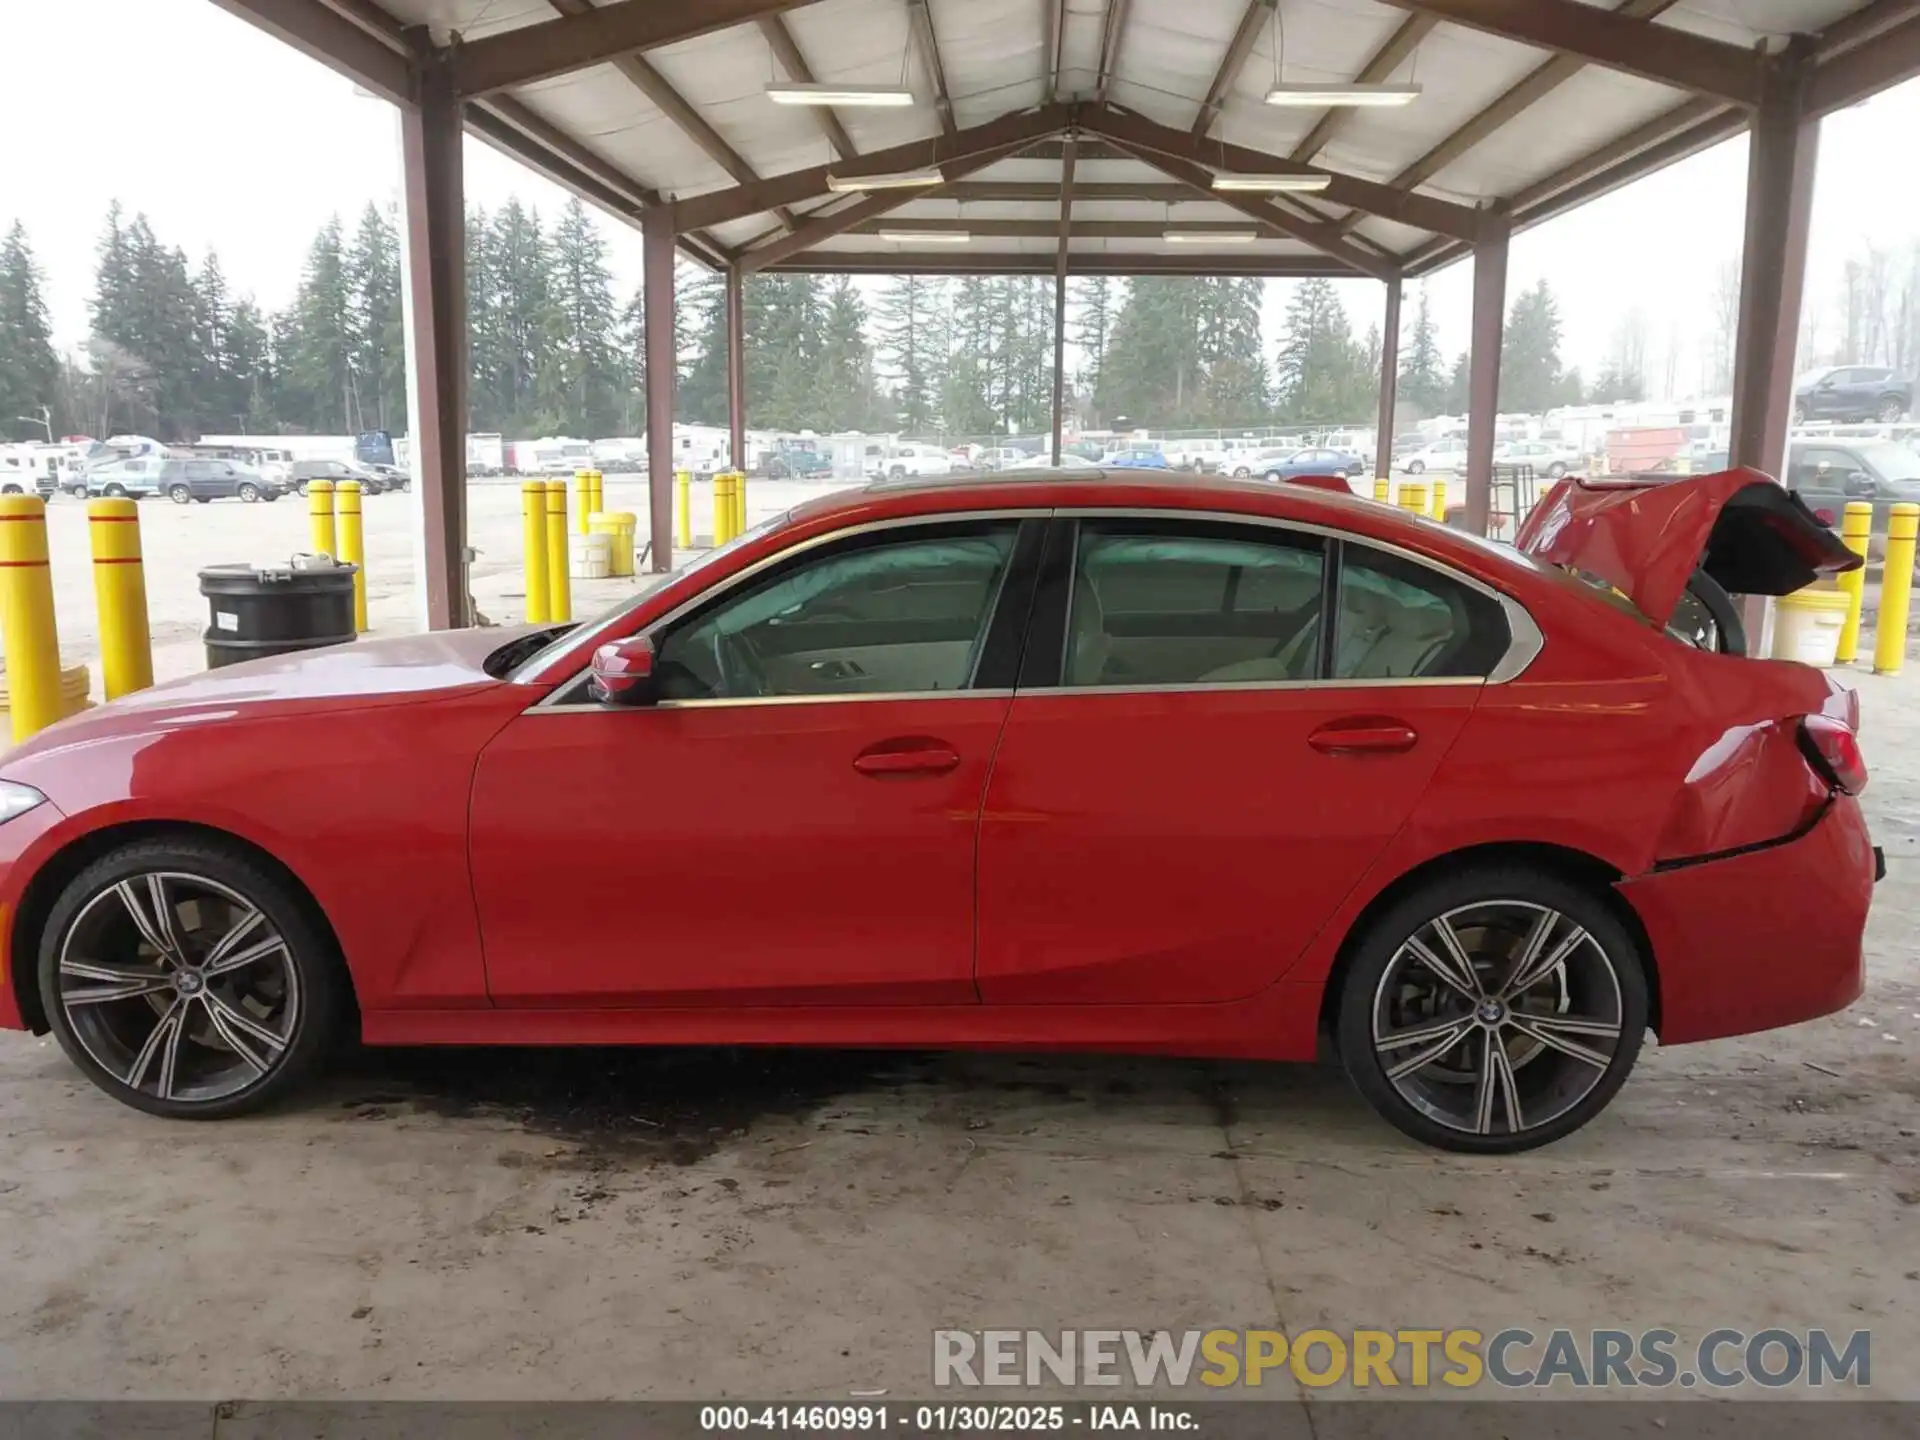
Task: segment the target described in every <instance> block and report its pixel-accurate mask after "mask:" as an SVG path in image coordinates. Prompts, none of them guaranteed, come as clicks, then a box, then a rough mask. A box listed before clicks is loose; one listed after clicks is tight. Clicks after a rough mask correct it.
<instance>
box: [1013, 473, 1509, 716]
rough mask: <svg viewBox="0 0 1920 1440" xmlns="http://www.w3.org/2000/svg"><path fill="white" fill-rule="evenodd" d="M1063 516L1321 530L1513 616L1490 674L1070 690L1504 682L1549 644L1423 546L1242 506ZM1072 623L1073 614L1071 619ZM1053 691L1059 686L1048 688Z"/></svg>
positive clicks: (1491, 593)
mask: <svg viewBox="0 0 1920 1440" xmlns="http://www.w3.org/2000/svg"><path fill="white" fill-rule="evenodd" d="M1053 513H1054V518H1055V519H1057V520H1085V519H1119V520H1195V519H1199V520H1211V521H1215V522H1226V523H1229V524H1240V525H1264V526H1267V527H1268V528H1270V529H1275V530H1289V531H1292V532H1294V533H1296V534H1300V535H1318V536H1321V537H1323V538H1326V539H1331V540H1338V541H1340V542H1341V543H1343V544H1347V545H1358V546H1361V547H1363V548H1365V549H1369V550H1380V551H1384V552H1386V553H1387V554H1389V555H1397V556H1399V557H1400V558H1401V559H1403V560H1406V561H1409V562H1411V563H1412V564H1415V565H1421V566H1424V567H1426V568H1427V569H1429V570H1432V571H1435V572H1437V573H1438V574H1441V575H1444V576H1446V577H1447V578H1448V579H1449V580H1453V581H1455V582H1457V583H1459V584H1461V585H1464V586H1466V587H1467V588H1468V589H1469V590H1475V591H1478V592H1479V593H1480V594H1482V595H1484V596H1486V597H1487V598H1488V599H1489V600H1491V601H1493V603H1494V604H1496V605H1498V606H1499V607H1500V609H1501V612H1502V613H1503V614H1504V615H1505V616H1506V617H1507V636H1508V638H1507V649H1506V653H1505V654H1503V655H1502V656H1501V657H1500V658H1499V660H1497V661H1495V662H1494V666H1493V668H1492V669H1491V670H1489V671H1488V672H1487V674H1486V676H1485V678H1484V679H1483V678H1481V677H1478V676H1472V675H1440V676H1432V677H1419V676H1408V677H1406V678H1404V679H1395V680H1386V681H1380V680H1285V681H1278V680H1275V681H1255V682H1250V683H1246V684H1236V683H1231V682H1230V683H1227V684H1224V685H1205V686H1202V685H1158V686H1150V685H1149V686H1126V687H1122V686H1118V685H1100V686H1094V685H1069V686H1061V687H1058V688H1059V689H1061V690H1064V691H1066V692H1067V693H1070V694H1084V693H1085V692H1087V691H1089V690H1096V689H1097V690H1100V691H1103V692H1105V693H1107V694H1118V693H1123V692H1124V691H1127V690H1136V689H1137V690H1198V689H1205V690H1254V689H1269V690H1270V689H1292V688H1295V687H1300V686H1309V685H1311V686H1323V687H1326V686H1339V687H1342V688H1345V687H1349V686H1357V687H1365V688H1369V689H1374V688H1378V687H1379V686H1381V685H1382V684H1391V685H1422V684H1425V685H1431V684H1435V683H1446V684H1465V685H1504V684H1506V683H1507V682H1508V681H1509V680H1513V679H1516V678H1518V677H1519V675H1520V674H1521V673H1522V672H1524V671H1525V670H1526V668H1527V667H1528V666H1529V665H1531V664H1532V663H1533V662H1534V660H1535V659H1536V658H1537V657H1538V656H1539V654H1540V652H1541V650H1542V649H1544V648H1545V646H1546V636H1544V635H1543V634H1541V632H1540V627H1539V625H1538V624H1536V623H1535V621H1534V618H1533V616H1532V615H1530V614H1529V613H1528V612H1527V608H1526V607H1525V606H1524V605H1522V604H1521V603H1520V602H1519V601H1518V600H1516V599H1514V598H1513V597H1512V596H1511V595H1508V594H1506V593H1505V592H1504V591H1501V590H1496V589H1495V588H1494V587H1493V586H1491V585H1489V584H1487V583H1486V582H1485V581H1484V580H1480V579H1477V578H1476V577H1474V576H1472V575H1468V574H1465V573H1463V572H1461V571H1459V570H1456V569H1455V568H1454V567H1453V566H1451V565H1449V564H1447V563H1446V562H1445V561H1444V560H1436V559H1434V558H1433V557H1432V556H1431V555H1422V554H1421V553H1420V552H1419V551H1417V550H1409V549H1408V548H1407V547H1406V546H1404V545H1396V544H1394V543H1393V542H1392V541H1390V540H1375V539H1372V538H1370V537H1368V536H1365V535H1356V534H1354V533H1353V532H1352V531H1351V530H1340V529H1336V528H1335V527H1333V526H1331V525H1316V524H1314V523H1313V522H1311V521H1308V520H1283V519H1281V518H1279V517H1278V516H1274V515H1248V514H1245V513H1244V512H1241V511H1237V510H1188V509H1164V508H1157V507H1152V508H1142V507H1128V506H1059V507H1057V508H1056V509H1055V510H1054V512H1053ZM1069 623H1071V619H1069ZM1048 688H1049V690H1051V689H1052V688H1053V687H1048ZM1020 693H1021V694H1022V695H1035V694H1040V693H1042V692H1041V691H1039V690H1022V691H1021V692H1020Z"/></svg>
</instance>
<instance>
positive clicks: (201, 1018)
mask: <svg viewBox="0 0 1920 1440" xmlns="http://www.w3.org/2000/svg"><path fill="white" fill-rule="evenodd" d="M57 977H58V978H57V985H58V991H57V993H58V998H59V1003H60V1006H61V1009H62V1012H63V1014H64V1016H65V1019H66V1022H67V1025H68V1027H69V1028H70V1029H71V1030H72V1033H73V1036H74V1038H75V1039H76V1040H77V1041H78V1042H79V1044H80V1046H81V1047H82V1048H83V1049H84V1050H85V1051H86V1053H87V1055H88V1056H89V1057H90V1058H91V1059H92V1060H93V1061H94V1062H95V1063H96V1064H97V1065H99V1066H100V1067H101V1068H102V1069H103V1070H105V1071H106V1072H107V1073H108V1074H110V1075H112V1076H113V1077H114V1078H116V1079H117V1080H119V1081H120V1082H121V1083H122V1084H123V1085H125V1086H127V1087H128V1088H129V1089H131V1090H134V1091H138V1092H140V1093H142V1094H145V1095H149V1096H152V1097H153V1098H155V1099H158V1100H162V1101H173V1102H193V1101H217V1100H227V1099H231V1098H232V1097H234V1096H238V1095H241V1094H243V1093H244V1092H246V1091H248V1090H250V1089H253V1088H254V1087H256V1086H258V1085H260V1084H262V1083H263V1082H264V1081H265V1080H266V1079H267V1078H268V1077H269V1076H271V1075H272V1074H273V1073H274V1072H275V1070H276V1069H278V1068H279V1066H280V1064H281V1061H282V1060H283V1059H284V1058H285V1056H286V1054H287V1051H288V1048H289V1046H290V1045H291V1044H292V1042H293V1038H294V1034H295V1029H296V1026H297V1025H298V1024H299V1020H300V1007H301V983H300V973H299V970H298V968H297V967H296V965H295V963H294V957H293V953H292V951H291V950H290V949H289V947H288V944H287V941H286V939H285V938H284V937H283V936H282V935H281V933H280V931H279V930H278V928H276V926H275V925H274V923H273V922H272V921H271V920H270V919H268V917H267V915H266V913H265V911H263V910H262V909H261V908H260V907H259V906H257V905H255V904H254V903H253V902H252V901H250V900H248V899H247V898H246V897H245V896H243V895H241V894H240V893H239V892H238V891H236V890H234V889H232V888H230V887H228V886H226V885H223V884H221V883H220V882H219V881H217V880H213V879H210V878H209V877H207V876H204V875H196V874H191V873H188V872H185V871H173V870H152V871H147V872H144V873H141V874H137V875H133V876H130V877H128V878H126V879H123V880H120V881H117V882H116V883H114V884H112V885H109V886H108V887H107V888H105V889H104V890H102V891H101V892H100V893H99V894H98V895H96V896H94V897H93V898H92V899H91V900H89V901H88V902H87V903H86V905H85V906H83V907H82V908H81V910H80V911H79V913H78V914H76V915H75V916H74V919H73V923H72V924H71V925H70V926H68V928H67V932H66V935H65V936H64V937H63V938H62V940H61V943H60V951H59V957H58V962H57Z"/></svg>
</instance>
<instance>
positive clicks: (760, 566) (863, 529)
mask: <svg viewBox="0 0 1920 1440" xmlns="http://www.w3.org/2000/svg"><path fill="white" fill-rule="evenodd" d="M1052 514H1053V508H1052V507H1051V506H1036V507H1032V508H1028V509H1018V508H1008V507H1005V506H999V507H996V508H994V509H992V510H954V511H936V512H934V513H931V514H927V515H896V516H894V517H893V518H891V519H888V520H868V521H864V522H863V523H861V524H859V525H848V526H845V527H843V528H841V529H839V530H829V531H827V532H826V533H824V534H821V535H816V536H814V537H813V538H812V539H811V540H803V541H801V542H800V543H799V544H798V545H793V546H789V547H787V548H786V549H784V550H777V551H775V552H774V553H773V554H771V555H767V556H763V557H762V558H761V559H758V560H756V561H754V562H753V564H751V565H749V566H747V567H746V569H744V570H741V571H739V572H738V573H737V574H733V575H729V576H728V577H727V578H726V579H725V580H723V581H721V582H720V583H719V584H718V585H713V586H710V587H708V588H707V589H705V590H702V591H701V592H700V593H699V594H698V595H692V596H689V597H688V598H687V599H686V600H684V601H682V602H681V603H680V604H678V605H676V606H674V608H673V609H671V610H669V611H668V612H667V613H666V614H664V615H662V616H660V617H659V618H658V619H657V620H654V621H653V622H651V623H650V624H648V625H647V626H646V627H645V628H644V629H641V630H636V631H635V632H634V634H636V635H649V636H650V635H653V634H655V633H656V632H658V631H660V630H664V629H666V628H667V627H668V626H670V625H672V624H673V623H674V622H675V621H676V620H679V619H680V618H681V617H682V616H684V615H686V614H688V613H689V612H691V611H694V610H697V609H699V608H700V607H701V606H702V605H705V604H706V603H707V602H708V601H710V600H714V599H717V598H719V597H721V596H724V595H725V594H726V593H727V592H728V591H730V590H733V589H735V588H736V587H738V586H740V585H743V584H745V583H746V582H747V581H749V580H751V579H752V578H753V577H754V576H756V575H758V574H759V573H760V572H761V571H763V570H767V569H770V568H771V567H772V566H775V565H779V564H782V563H784V562H785V561H787V560H791V559H792V558H793V557H794V556H796V555H804V554H806V553H807V552H808V551H809V550H817V549H819V548H820V547H821V546H822V545H829V544H832V543H833V542H835V541H838V540H848V539H851V538H853V537H854V536H856V535H867V534H871V533H873V532H875V531H879V530H898V529H902V528H904V527H906V526H909V525H952V524H966V523H968V522H970V521H975V520H1013V521H1022V520H1044V519H1047V518H1049V517H1050V516H1051V515H1052ZM1016 538H1017V537H1016ZM1009 560H1011V556H1009ZM1000 584H1001V586H1002V587H1004V586H1005V584H1006V576H1005V575H1004V574H1003V575H1002V576H1001V577H1000ZM1000 594H1001V591H1000V589H998V588H996V589H995V591H994V597H993V603H994V606H995V607H996V608H997V607H998V605H999V603H1000ZM635 603H636V604H638V603H641V602H640V601H639V600H636V602H635ZM989 618H991V616H989ZM978 663H979V657H978V656H976V657H975V666H976V668H977V667H978ZM592 665H593V657H592V656H591V655H589V656H587V658H586V661H585V663H583V664H582V665H581V667H580V668H579V669H578V670H576V671H574V673H573V674H571V675H569V676H568V677H567V678H566V679H564V680H560V681H556V682H555V684H554V687H553V689H552V690H551V691H549V692H548V693H547V694H546V695H545V696H543V697H542V698H541V699H539V700H537V701H535V702H534V704H532V705H531V706H529V707H528V708H527V710H526V712H525V713H526V714H529V715H531V714H535V713H538V712H541V711H560V712H563V713H564V712H567V711H573V710H627V709H636V708H638V709H647V710H663V709H667V708H669V707H677V706H683V705H769V704H787V703H791V702H794V701H806V702H817V701H821V700H829V701H846V700H869V699H872V700H881V699H890V700H898V699H901V698H903V697H905V696H911V697H913V698H915V699H921V700H925V699H930V698H933V697H935V696H941V695H987V694H993V693H995V692H992V691H986V690H925V691H921V690H908V691H904V692H896V693H887V694H884V695H883V694H879V693H875V694H873V695H751V696H748V695H743V696H739V697H737V698H732V699H727V698H721V699H712V700H667V701H661V702H660V703H658V704H656V705H647V706H638V707H636V706H627V705H592V704H583V703H581V702H580V701H577V700H568V699H562V698H561V697H562V696H564V695H565V694H566V693H567V692H568V691H569V690H571V689H573V688H574V687H575V686H576V685H578V684H579V683H580V682H581V680H582V679H584V678H585V676H586V673H587V671H588V669H590V668H591V667H592ZM1008 693H1009V694H1011V693H1012V692H1011V691H1009V692H1008Z"/></svg>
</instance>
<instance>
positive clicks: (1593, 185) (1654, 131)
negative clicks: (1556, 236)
mask: <svg viewBox="0 0 1920 1440" xmlns="http://www.w3.org/2000/svg"><path fill="white" fill-rule="evenodd" d="M1703 108H1704V109H1705V111H1706V112H1707V113H1706V115H1705V116H1704V118H1702V117H1700V110H1701V109H1703ZM1683 111H1684V112H1686V114H1685V115H1682V114H1681V112H1683ZM1689 117H1692V118H1691V123H1689V124H1686V125H1685V126H1683V127H1682V128H1680V129H1678V130H1672V128H1671V126H1672V121H1673V120H1674V119H1677V118H1679V119H1684V118H1689ZM1746 125H1747V112H1746V111H1744V110H1738V109H1733V108H1728V109H1723V110H1717V109H1715V107H1714V104H1713V102H1712V101H1689V102H1688V103H1687V104H1685V105H1682V106H1680V107H1678V109H1676V110H1674V111H1670V112H1668V114H1667V115H1665V116H1660V117H1656V119H1655V120H1654V121H1652V122H1649V123H1648V124H1647V125H1644V126H1642V127H1640V129H1639V130H1637V131H1635V132H1634V135H1635V136H1636V137H1638V138H1641V139H1644V138H1646V136H1648V135H1659V136H1661V137H1662V138H1659V139H1657V140H1654V141H1653V142H1652V143H1649V144H1642V145H1633V146H1629V145H1627V144H1625V143H1624V141H1622V140H1616V141H1613V142H1611V143H1609V144H1607V145H1605V146H1602V147H1601V148H1600V150H1598V151H1596V152H1594V154H1593V155H1589V156H1585V157H1583V158H1582V159H1580V160H1577V161H1575V162H1574V163H1573V164H1572V165H1569V166H1566V167H1564V168H1562V169H1560V170H1558V171H1555V172H1554V173H1553V174H1552V175H1549V176H1547V177H1546V178H1545V179H1543V180H1538V181H1535V182H1534V183H1533V184H1532V185H1529V186H1527V187H1526V188H1525V189H1524V190H1521V191H1519V192H1517V193H1516V194H1515V195H1513V196H1512V197H1511V198H1510V199H1509V200H1508V201H1507V203H1508V204H1510V205H1512V206H1514V207H1515V208H1514V210H1513V213H1512V221H1513V227H1514V229H1516V230H1523V229H1530V228H1532V227H1533V226H1535V225H1538V224H1540V223H1541V222H1542V221H1545V220H1551V219H1553V217H1554V216H1556V215H1564V214H1565V213H1566V212H1567V211H1569V210H1572V209H1575V208H1577V207H1578V206H1581V205H1584V204H1586V203H1587V202H1588V201H1589V200H1595V199H1598V198H1599V197H1600V196H1602V195H1605V194H1608V193H1610V192H1611V191H1614V190H1618V189H1619V188H1620V187H1621V186H1623V185H1630V184H1632V183H1633V182H1634V181H1635V180H1640V179H1644V178H1645V177H1646V176H1648V175H1651V174H1653V173H1654V171H1656V170H1662V169H1665V168H1666V167H1667V166H1668V165H1672V164H1674V163H1675V162H1676V161H1680V160H1684V159H1686V158H1687V157H1688V156H1690V155H1697V154H1699V153H1700V152H1701V151H1702V150H1708V149H1711V148H1712V147H1713V146H1715V145H1718V144H1719V143H1720V142H1721V141H1723V140H1728V139H1731V138H1732V137H1733V136H1735V135H1737V134H1739V133H1740V131H1742V130H1743V129H1745V128H1746ZM1669 132H1670V133H1669ZM1598 155H1604V156H1606V157H1607V161H1608V163H1607V164H1605V165H1604V166H1602V167H1601V168H1598V169H1596V168H1594V167H1593V165H1592V163H1591V162H1592V160H1593V159H1594V158H1595V156H1598ZM1471 251H1472V247H1471V246H1467V245H1462V244H1459V243H1457V242H1454V241H1450V240H1445V239H1441V240H1435V241H1430V242H1428V243H1427V244H1425V245H1422V246H1420V247H1418V248H1417V249H1414V250H1412V251H1410V252H1408V254H1407V255H1405V256H1404V257H1402V264H1403V265H1404V267H1405V270H1406V273H1407V275H1408V277H1409V278H1412V279H1418V278H1419V277H1421V276H1424V275H1431V274H1432V273H1433V272H1434V271H1436V270H1439V269H1441V268H1443V267H1445V266H1447V265H1451V264H1452V263H1453V262H1454V261H1456V260H1460V259H1463V258H1465V257H1466V256H1467V255H1468V254H1470V253H1471Z"/></svg>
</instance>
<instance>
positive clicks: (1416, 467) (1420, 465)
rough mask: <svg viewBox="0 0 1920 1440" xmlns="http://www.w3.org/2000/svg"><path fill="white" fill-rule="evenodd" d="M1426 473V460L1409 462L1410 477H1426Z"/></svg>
mask: <svg viewBox="0 0 1920 1440" xmlns="http://www.w3.org/2000/svg"><path fill="white" fill-rule="evenodd" d="M1426 473H1427V462H1426V461H1424V460H1409V461H1408V462H1407V474H1409V475H1424V474H1426Z"/></svg>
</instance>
